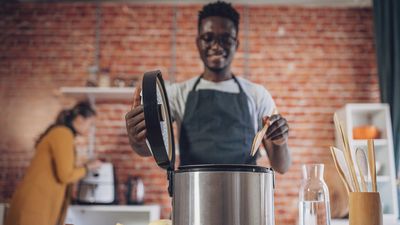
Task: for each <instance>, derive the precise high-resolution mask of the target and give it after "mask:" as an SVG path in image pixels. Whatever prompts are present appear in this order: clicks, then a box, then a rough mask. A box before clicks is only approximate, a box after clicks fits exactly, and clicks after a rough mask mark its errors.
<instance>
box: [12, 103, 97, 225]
mask: <svg viewBox="0 0 400 225" xmlns="http://www.w3.org/2000/svg"><path fill="white" fill-rule="evenodd" d="M95 115H96V112H95V110H94V109H93V108H92V107H91V106H90V104H89V103H88V102H78V103H77V104H76V105H75V106H74V107H73V108H71V109H68V110H63V111H61V112H60V113H59V115H58V116H57V119H56V121H55V122H54V123H53V124H52V125H50V126H49V127H48V128H47V129H46V130H45V131H44V132H43V134H41V135H40V136H39V139H38V140H37V142H36V145H35V148H36V152H35V155H34V157H33V159H32V162H31V164H30V166H29V168H28V170H27V171H26V174H25V176H24V178H23V180H22V182H21V183H20V184H19V186H18V188H17V190H16V191H15V193H14V195H13V198H12V200H11V203H10V209H9V210H8V214H7V217H6V223H5V224H6V225H32V224H35V225H58V224H64V219H65V214H66V210H67V207H68V204H69V200H70V194H71V187H72V184H73V183H74V182H76V181H78V180H79V179H81V178H83V177H84V176H85V175H86V174H87V173H88V172H89V171H94V170H96V169H98V168H99V167H100V165H101V162H100V161H99V160H93V161H90V162H87V163H86V164H85V166H83V167H76V166H75V150H74V149H75V148H74V138H75V136H76V135H87V134H88V133H89V129H90V126H91V125H92V124H93V123H94V121H95Z"/></svg>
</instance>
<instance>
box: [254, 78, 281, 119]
mask: <svg viewBox="0 0 400 225" xmlns="http://www.w3.org/2000/svg"><path fill="white" fill-rule="evenodd" d="M256 104H257V109H258V110H257V114H258V118H259V119H260V120H261V119H262V118H263V117H265V116H270V115H271V114H272V112H273V110H274V108H276V105H275V102H274V100H273V99H272V96H271V94H270V93H269V92H268V91H267V89H265V88H264V87H262V86H259V88H258V90H257V103H256Z"/></svg>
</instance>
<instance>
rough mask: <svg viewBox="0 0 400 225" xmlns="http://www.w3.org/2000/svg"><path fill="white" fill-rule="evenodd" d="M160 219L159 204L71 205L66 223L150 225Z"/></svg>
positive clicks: (76, 224)
mask: <svg viewBox="0 0 400 225" xmlns="http://www.w3.org/2000/svg"><path fill="white" fill-rule="evenodd" d="M159 219H160V206H159V205H71V206H69V208H68V213H67V219H66V223H67V224H68V223H70V224H74V225H87V224H96V225H110V224H112V225H113V224H117V223H121V224H124V225H148V224H149V223H150V222H151V221H154V220H159Z"/></svg>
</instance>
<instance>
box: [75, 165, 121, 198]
mask: <svg viewBox="0 0 400 225" xmlns="http://www.w3.org/2000/svg"><path fill="white" fill-rule="evenodd" d="M115 184H116V182H115V172H114V167H113V165H112V164H111V163H102V165H101V166H100V168H99V169H98V170H97V171H96V172H89V173H88V174H87V175H86V177H85V178H83V179H82V180H81V181H80V182H79V185H78V194H77V203H79V204H116V203H117V194H116V188H115V187H116V185H115Z"/></svg>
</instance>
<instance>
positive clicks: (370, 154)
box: [368, 139, 378, 192]
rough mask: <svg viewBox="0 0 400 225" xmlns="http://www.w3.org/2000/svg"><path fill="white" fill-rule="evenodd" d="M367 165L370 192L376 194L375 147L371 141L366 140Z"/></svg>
mask: <svg viewBox="0 0 400 225" xmlns="http://www.w3.org/2000/svg"><path fill="white" fill-rule="evenodd" d="M368 163H369V170H370V174H371V181H372V191H373V192H376V191H377V189H378V188H377V185H376V169H375V147H374V140H373V139H368Z"/></svg>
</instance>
